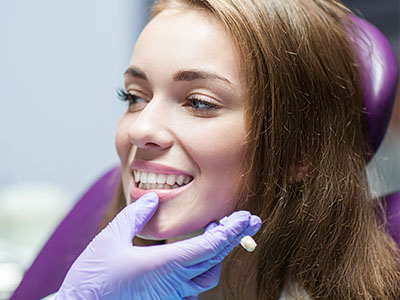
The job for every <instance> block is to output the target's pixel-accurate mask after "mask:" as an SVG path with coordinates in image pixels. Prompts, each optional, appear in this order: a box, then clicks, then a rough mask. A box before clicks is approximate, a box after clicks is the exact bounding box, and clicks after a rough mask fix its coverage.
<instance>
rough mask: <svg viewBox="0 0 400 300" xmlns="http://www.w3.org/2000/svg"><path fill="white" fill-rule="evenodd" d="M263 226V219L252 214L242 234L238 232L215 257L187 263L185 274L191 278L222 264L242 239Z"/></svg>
mask: <svg viewBox="0 0 400 300" xmlns="http://www.w3.org/2000/svg"><path fill="white" fill-rule="evenodd" d="M260 227H261V220H260V219H259V218H258V217H255V216H252V217H251V219H250V224H249V226H248V227H247V228H246V229H245V230H244V231H243V232H241V233H240V234H238V235H237V236H236V237H235V238H234V240H233V241H232V242H231V243H230V244H228V245H226V247H225V248H222V249H221V251H220V252H218V253H216V254H215V256H214V257H211V258H208V259H206V260H203V261H201V262H199V263H197V264H194V265H187V266H186V268H185V274H186V276H188V277H189V278H193V277H196V276H198V275H200V274H202V273H204V272H205V271H207V270H209V269H211V268H213V267H214V266H215V265H217V264H220V263H221V262H222V261H223V260H224V258H225V257H226V256H227V255H228V254H229V252H231V251H232V250H233V249H234V248H235V247H236V246H238V245H239V244H240V241H241V239H242V238H243V237H244V236H246V235H250V236H253V235H254V234H255V233H257V231H258V230H259V229H260Z"/></svg>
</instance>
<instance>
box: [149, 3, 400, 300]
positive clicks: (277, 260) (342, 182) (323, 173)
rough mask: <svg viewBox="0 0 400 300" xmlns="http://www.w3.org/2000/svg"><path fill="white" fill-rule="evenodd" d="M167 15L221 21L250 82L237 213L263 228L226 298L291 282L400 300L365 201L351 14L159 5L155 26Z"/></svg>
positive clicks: (327, 294)
mask: <svg viewBox="0 0 400 300" xmlns="http://www.w3.org/2000/svg"><path fill="white" fill-rule="evenodd" d="M171 7H177V8H181V9H185V8H189V9H202V10H206V11H208V12H209V13H210V14H211V15H213V16H214V17H216V18H217V19H218V20H220V22H221V23H222V24H223V25H224V26H225V28H226V30H227V32H228V34H230V35H231V37H232V39H233V40H234V41H235V42H236V45H237V48H238V51H239V53H240V55H241V64H242V68H243V72H244V74H245V78H246V81H247V85H246V86H247V98H246V103H245V107H246V121H247V128H246V129H247V134H248V135H247V145H246V155H245V159H244V162H243V170H244V176H243V185H242V190H243V192H242V194H243V199H241V201H240V207H238V209H239V208H240V209H247V210H250V211H251V212H252V213H254V214H257V215H259V216H260V217H261V218H262V220H263V226H262V229H261V230H260V232H259V233H258V234H257V235H256V237H255V239H256V240H257V243H258V247H257V249H256V251H255V253H251V254H249V253H246V252H245V251H244V250H242V249H239V248H237V249H235V250H234V251H233V252H232V253H231V254H230V255H229V257H228V258H227V259H226V260H225V262H224V268H223V274H222V282H223V286H224V294H225V297H226V298H227V299H249V293H251V291H257V292H256V293H257V295H256V297H257V299H278V297H279V294H280V292H281V290H282V288H283V286H284V284H285V283H287V282H291V281H294V282H298V284H299V286H301V287H302V288H304V289H305V290H306V291H307V293H308V294H309V295H310V296H311V298H313V299H393V300H394V299H399V298H400V268H399V265H400V259H399V255H398V249H397V248H396V245H395V244H394V242H393V240H392V239H391V238H390V236H389V235H388V234H387V233H386V232H385V229H384V221H383V219H384V218H382V217H381V218H377V215H378V214H379V215H381V214H380V213H381V207H380V204H379V202H374V201H372V199H370V195H369V192H368V184H367V178H366V170H365V166H366V157H368V155H369V144H368V142H367V136H368V132H367V127H366V122H365V111H364V105H363V94H362V88H361V84H360V76H359V70H358V65H357V63H356V62H357V60H356V59H355V57H354V53H353V49H354V46H355V45H353V44H352V43H351V39H350V38H349V34H348V33H349V32H351V31H352V30H351V28H354V26H355V25H354V24H352V22H351V20H350V19H349V17H348V16H349V15H350V14H351V12H350V11H349V10H348V9H346V8H345V7H344V6H343V5H342V4H341V3H340V2H339V1H335V0H251V1H250V0H242V1H240V0H160V1H158V2H156V4H155V5H154V7H153V16H155V15H157V14H158V13H159V12H161V11H162V10H164V9H167V8H171ZM354 32H356V31H355V30H354V31H353V33H354Z"/></svg>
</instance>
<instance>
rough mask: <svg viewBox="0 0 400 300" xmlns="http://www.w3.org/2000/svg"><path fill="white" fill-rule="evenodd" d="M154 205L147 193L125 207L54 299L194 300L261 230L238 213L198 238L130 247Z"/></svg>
mask: <svg viewBox="0 0 400 300" xmlns="http://www.w3.org/2000/svg"><path fill="white" fill-rule="evenodd" d="M157 206H158V196H157V194H155V193H148V194H146V195H144V196H143V197H141V198H140V199H138V200H137V201H135V202H134V203H132V204H130V205H128V206H127V207H125V208H124V209H123V210H122V211H121V212H120V213H119V214H118V215H117V216H116V217H115V218H114V220H113V221H112V222H111V223H110V224H108V226H107V227H106V228H105V229H104V230H103V231H102V232H101V233H99V234H98V235H97V236H96V237H95V238H94V239H93V241H92V242H91V243H90V244H89V246H88V247H87V248H86V249H85V250H84V251H83V252H82V254H81V255H80V256H79V257H78V259H77V260H76V261H75V262H74V264H73V265H72V267H71V269H70V270H69V272H68V274H67V276H66V278H65V279H64V282H63V284H62V286H61V288H60V290H59V291H58V293H57V296H56V298H55V299H57V300H61V299H63V300H65V299H69V300H74V299H85V300H94V299H110V300H111V299H112V300H118V299H120V300H131V299H132V300H133V299H134V300H141V299H143V300H156V299H160V300H161V299H163V300H165V299H174V300H175V299H197V295H198V294H200V293H202V292H204V291H207V290H209V289H211V288H213V287H215V286H216V285H217V284H218V281H219V275H220V271H221V262H222V260H223V259H224V258H225V257H226V255H227V254H228V253H229V252H230V251H231V250H232V249H233V248H234V247H236V246H237V245H238V244H239V242H240V239H241V238H242V237H243V236H245V235H254V234H255V233H256V232H257V231H258V230H259V229H260V226H261V220H260V218H258V217H257V216H252V215H251V214H250V213H249V212H246V211H238V212H235V213H233V214H232V215H230V216H229V217H225V218H223V219H222V220H221V221H220V224H218V225H217V224H216V223H212V224H210V225H209V226H207V228H206V230H205V232H204V233H203V234H202V235H199V236H197V237H194V238H190V239H187V240H183V241H179V242H175V243H172V244H164V245H155V246H146V247H143V246H133V245H132V239H133V237H134V236H135V235H136V234H137V233H138V232H140V230H141V229H142V228H143V226H144V225H145V224H146V223H147V222H148V221H149V220H150V218H151V217H152V216H153V214H154V213H155V211H156V210H157Z"/></svg>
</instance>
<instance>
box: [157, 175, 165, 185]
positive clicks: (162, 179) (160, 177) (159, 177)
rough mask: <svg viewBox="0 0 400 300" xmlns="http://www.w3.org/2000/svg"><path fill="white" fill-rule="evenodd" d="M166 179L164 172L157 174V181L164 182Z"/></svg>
mask: <svg viewBox="0 0 400 300" xmlns="http://www.w3.org/2000/svg"><path fill="white" fill-rule="evenodd" d="M166 180H167V176H166V175H165V174H158V176H157V183H161V184H164V183H165V181H166Z"/></svg>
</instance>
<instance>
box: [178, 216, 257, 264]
mask: <svg viewBox="0 0 400 300" xmlns="http://www.w3.org/2000/svg"><path fill="white" fill-rule="evenodd" d="M260 224H261V220H260V218H259V217H257V216H252V215H250V213H249V212H245V211H239V212H235V213H233V214H232V215H230V216H229V217H226V218H224V219H223V220H221V222H220V224H219V225H218V226H216V227H214V228H212V229H209V230H206V231H205V232H204V233H203V234H202V235H200V236H197V237H194V238H191V239H188V240H185V241H181V242H178V243H180V244H179V247H177V249H179V251H180V255H181V263H182V265H183V266H186V267H188V266H192V265H196V264H198V263H200V262H206V261H207V260H209V259H211V258H213V257H215V256H216V255H217V254H219V253H220V252H221V251H222V250H223V249H225V248H226V247H227V246H229V245H230V244H231V243H232V241H233V240H235V239H236V238H237V237H238V236H243V233H244V232H245V230H246V229H247V227H248V226H249V225H250V226H251V227H252V228H253V229H252V230H250V231H255V232H256V231H258V229H259V228H260ZM177 246H178V245H177ZM232 249H233V248H232ZM227 253H228V252H226V251H224V254H225V255H226V254H227Z"/></svg>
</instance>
